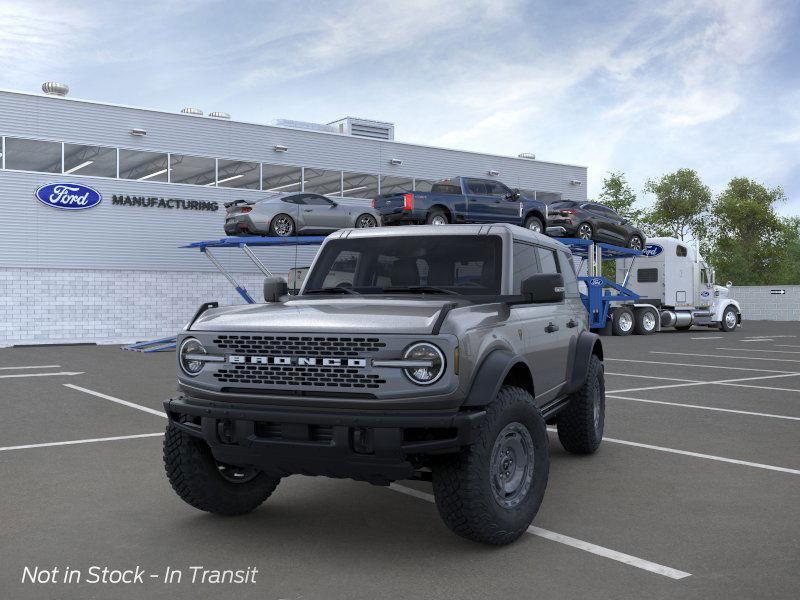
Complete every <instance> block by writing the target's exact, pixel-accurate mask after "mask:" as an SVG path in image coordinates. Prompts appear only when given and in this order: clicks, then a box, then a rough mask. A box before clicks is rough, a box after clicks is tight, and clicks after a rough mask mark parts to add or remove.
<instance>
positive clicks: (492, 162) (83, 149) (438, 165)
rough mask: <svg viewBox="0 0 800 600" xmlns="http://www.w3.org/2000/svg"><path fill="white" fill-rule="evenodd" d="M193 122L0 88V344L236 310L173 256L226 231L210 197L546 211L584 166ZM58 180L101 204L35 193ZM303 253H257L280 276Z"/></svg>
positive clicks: (578, 188)
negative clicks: (442, 182)
mask: <svg viewBox="0 0 800 600" xmlns="http://www.w3.org/2000/svg"><path fill="white" fill-rule="evenodd" d="M48 90H49V91H51V92H52V91H55V92H61V91H63V90H60V89H59V88H58V86H51V87H50V88H48ZM196 112H199V111H194V110H193V109H185V110H184V111H182V112H176V113H169V112H163V111H155V110H147V109H138V108H130V107H125V106H116V105H110V104H103V103H99V102H89V101H83V100H74V99H71V98H66V97H64V96H62V95H57V94H52V93H51V94H44V95H39V94H27V93H18V92H9V91H0V136H1V137H2V139H0V143H2V147H0V150H2V161H1V162H0V167H1V168H0V207H1V208H2V214H3V218H2V219H0V248H1V249H2V254H0V256H2V262H0V346H8V345H14V344H38V343H65V342H111V341H129V340H140V339H148V338H152V337H158V336H167V335H171V334H173V333H174V332H175V331H176V330H177V329H179V328H180V327H181V326H182V325H183V324H184V323H185V322H186V321H187V320H188V318H189V317H190V316H191V315H192V314H193V313H194V310H195V308H196V307H197V306H198V305H199V304H200V303H202V302H205V301H215V300H216V301H219V302H220V303H222V304H224V303H233V302H238V301H240V299H239V297H238V295H237V294H236V293H235V291H234V290H233V289H232V288H231V286H230V285H229V284H228V282H227V281H226V280H225V279H224V278H223V277H222V276H221V275H219V274H218V273H217V272H216V270H215V269H214V268H213V266H212V265H211V264H210V263H209V262H208V261H207V260H206V258H205V257H204V256H202V255H201V253H200V252H198V251H192V250H186V249H180V248H179V246H181V245H183V244H186V243H188V242H193V241H198V240H207V239H215V238H220V237H223V236H224V232H223V221H224V215H225V210H224V207H223V203H224V202H229V201H231V200H235V199H237V198H247V197H249V198H258V197H260V196H262V195H263V193H264V191H267V190H281V191H284V190H285V191H292V190H298V191H299V190H305V191H314V192H318V193H323V194H326V195H330V196H344V197H345V201H346V202H369V199H370V198H373V197H375V196H376V195H377V194H378V193H386V192H389V191H399V190H411V189H417V190H425V189H429V186H430V183H431V182H432V181H434V180H436V179H441V178H443V177H448V176H455V175H465V176H475V177H489V176H491V177H495V178H497V179H498V180H501V181H503V182H504V183H506V184H507V185H508V186H510V187H518V188H520V189H523V190H528V191H529V192H533V193H535V194H536V195H537V196H538V197H540V198H543V199H546V200H548V201H549V200H552V199H554V198H558V197H562V198H565V199H572V200H585V199H586V168H585V167H580V166H574V165H565V164H555V163H548V162H543V161H539V160H532V159H530V158H516V157H506V156H494V155H487V154H479V153H475V152H465V151H459V150H447V149H442V148H434V147H428V146H420V145H414V144H405V143H401V142H397V141H394V127H393V125H391V124H390V123H382V122H377V121H368V120H365V119H355V118H352V117H347V118H345V119H342V120H340V121H336V122H334V123H331V124H327V125H317V124H309V123H300V122H294V121H277V122H276V123H275V124H272V125H262V124H255V123H245V122H239V121H234V120H231V119H230V118H228V117H227V115H225V114H224V113H211V114H209V115H208V116H202V115H201V114H200V115H198V114H196ZM59 183H62V184H81V185H84V186H88V187H91V188H92V189H94V190H96V191H97V192H98V193H99V194H100V196H101V198H102V199H101V201H100V202H99V203H98V204H97V205H96V206H94V207H92V208H90V209H86V210H58V209H56V208H53V207H51V206H47V205H45V204H44V203H42V202H40V201H38V200H37V199H36V197H35V192H36V190H37V189H38V188H40V187H41V186H44V185H48V184H59ZM128 198H130V199H129V200H128ZM315 252H316V248H313V247H301V248H299V249H297V251H295V249H294V248H286V249H273V250H270V251H269V252H268V253H267V254H266V255H265V254H264V252H263V251H262V256H263V257H264V261H265V262H266V263H267V265H268V266H269V267H271V268H273V270H275V272H277V273H285V272H286V270H287V269H288V268H289V267H290V266H293V265H294V264H295V261H297V264H308V263H309V262H310V259H311V257H313V254H314V253H315ZM220 256H221V257H222V259H223V260H224V261H225V264H226V266H227V267H229V268H230V269H231V270H232V271H233V272H235V273H236V276H237V277H239V278H241V281H242V282H243V283H245V284H247V285H248V286H249V287H251V290H252V291H253V293H254V295H256V294H257V293H258V288H259V287H260V281H261V276H260V274H259V273H258V272H257V271H256V270H255V268H254V267H253V265H252V264H251V263H249V262H248V261H246V260H244V259H243V257H241V256H239V255H238V252H237V253H236V254H234V253H233V252H227V251H226V252H221V253H220Z"/></svg>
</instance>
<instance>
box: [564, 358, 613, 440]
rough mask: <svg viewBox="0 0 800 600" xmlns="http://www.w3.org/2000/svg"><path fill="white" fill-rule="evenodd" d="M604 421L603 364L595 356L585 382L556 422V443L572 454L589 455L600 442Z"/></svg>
mask: <svg viewBox="0 0 800 600" xmlns="http://www.w3.org/2000/svg"><path fill="white" fill-rule="evenodd" d="M605 420H606V384H605V378H604V377H603V363H602V362H601V361H600V359H599V358H597V356H595V355H594V354H593V355H592V357H591V358H590V359H589V368H588V369H587V371H586V380H585V381H584V382H583V385H582V386H581V388H580V389H579V390H578V391H577V392H574V393H573V394H572V395H571V396H570V398H569V404H567V407H566V408H564V409H563V410H562V411H561V412H560V413H558V417H557V420H556V427H557V429H558V440H559V441H560V442H561V445H562V446H564V450H566V451H567V452H572V453H573V454H592V453H594V452H595V451H596V450H597V448H598V447H599V446H600V442H601V441H602V440H603V425H604V424H605Z"/></svg>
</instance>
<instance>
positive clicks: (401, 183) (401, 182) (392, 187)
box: [381, 175, 414, 194]
mask: <svg viewBox="0 0 800 600" xmlns="http://www.w3.org/2000/svg"><path fill="white" fill-rule="evenodd" d="M413 190H414V180H413V179H412V178H411V177H395V176H393V175H384V176H383V177H381V194H403V193H405V192H411V191H413Z"/></svg>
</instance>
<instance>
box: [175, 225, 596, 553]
mask: <svg viewBox="0 0 800 600" xmlns="http://www.w3.org/2000/svg"><path fill="white" fill-rule="evenodd" d="M264 293H265V300H266V303H265V304H258V305H244V306H228V307H224V308H217V307H215V305H213V304H207V305H204V306H203V307H201V309H200V310H199V311H198V313H197V315H196V316H195V317H194V318H193V319H192V321H191V322H190V323H189V324H188V325H187V326H186V328H185V330H184V331H182V332H181V333H180V334H179V336H178V383H179V387H180V390H181V391H182V395H181V396H180V397H177V398H174V399H171V400H167V401H165V403H164V407H165V409H166V412H167V414H168V416H169V423H168V426H167V433H166V438H165V440H164V461H165V464H166V471H167V476H168V478H169V480H170V482H171V484H172V487H173V488H174V489H175V491H176V492H177V493H178V495H179V496H180V497H181V498H182V499H183V500H185V501H186V502H188V503H189V504H191V505H192V506H194V507H196V508H199V509H201V510H205V511H209V512H212V513H217V514H225V515H236V514H243V513H247V512H249V511H252V510H253V509H255V508H256V507H258V506H259V505H260V504H261V503H262V502H263V501H264V500H266V499H267V498H268V497H269V496H270V494H272V492H273V491H274V490H275V488H276V486H277V485H278V483H279V482H280V479H281V478H282V477H286V476H289V475H292V474H304V475H326V476H330V477H349V478H353V479H358V480H363V481H368V482H371V483H374V484H377V485H387V484H389V483H390V482H392V481H396V480H401V479H423V480H431V481H432V483H433V491H434V495H435V497H436V505H437V507H438V510H439V513H440V515H441V517H442V518H443V520H444V522H445V523H446V524H447V526H448V527H449V528H450V529H452V530H453V531H454V532H455V533H457V534H459V535H461V536H464V537H466V538H469V539H472V540H476V541H480V542H485V543H490V544H505V543H509V542H511V541H513V540H515V539H516V538H518V537H519V536H520V535H521V534H522V533H523V532H524V531H525V530H526V529H527V527H528V526H529V525H530V523H531V522H532V520H533V518H534V516H535V515H536V513H537V511H538V509H539V505H540V504H541V501H542V498H543V496H544V492H545V488H546V485H547V477H548V469H549V453H548V436H547V430H546V426H545V423H551V424H553V423H554V424H555V425H556V427H557V429H558V437H559V439H560V441H561V444H562V445H563V446H564V448H566V449H567V450H568V451H570V452H573V453H576V454H589V453H592V452H594V451H595V450H596V449H597V448H598V446H599V444H600V441H601V439H602V435H603V422H604V413H605V389H604V382H603V363H602V360H603V350H602V347H601V344H600V341H599V339H598V337H597V336H596V335H595V334H593V333H591V332H590V331H589V330H588V328H587V316H586V312H585V310H584V308H583V305H582V304H581V301H580V299H579V295H578V283H577V280H576V277H575V272H574V270H573V265H572V260H571V255H570V252H569V249H568V248H567V247H566V246H564V245H563V244H561V243H559V242H557V241H555V240H552V239H550V238H548V237H545V236H544V235H541V234H538V233H534V232H531V231H529V230H526V229H524V228H521V227H517V226H514V225H507V224H496V225H454V226H451V227H445V228H443V227H438V226H407V227H395V228H389V229H383V228H381V229H346V230H340V231H337V232H336V233H334V234H332V235H331V236H329V237H328V238H327V239H326V240H325V242H324V243H323V245H322V247H321V249H320V251H319V253H318V254H317V257H316V259H315V260H314V263H313V265H312V266H311V269H310V271H309V273H308V275H307V276H306V278H305V281H304V283H303V287H302V288H301V290H300V292H299V294H298V295H294V296H286V295H285V293H286V283H285V282H284V281H282V280H277V279H273V280H267V281H266V282H265V285H264Z"/></svg>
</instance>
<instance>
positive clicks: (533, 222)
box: [525, 217, 544, 233]
mask: <svg viewBox="0 0 800 600" xmlns="http://www.w3.org/2000/svg"><path fill="white" fill-rule="evenodd" d="M525 229H530V230H531V231H534V232H536V233H544V225H543V224H542V220H541V219H540V218H539V217H528V218H527V219H525Z"/></svg>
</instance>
